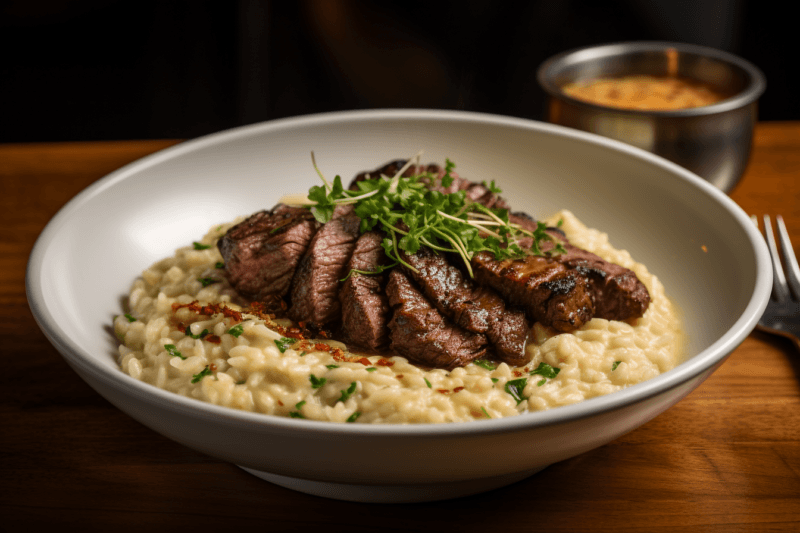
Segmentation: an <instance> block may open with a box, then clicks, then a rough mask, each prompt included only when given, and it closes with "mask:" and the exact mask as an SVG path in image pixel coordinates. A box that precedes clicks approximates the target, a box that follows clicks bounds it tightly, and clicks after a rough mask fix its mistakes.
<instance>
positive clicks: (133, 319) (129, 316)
mask: <svg viewBox="0 0 800 533" xmlns="http://www.w3.org/2000/svg"><path fill="white" fill-rule="evenodd" d="M124 316H125V318H127V319H128V322H136V317H135V316H133V315H132V314H130V313H125V315H124Z"/></svg>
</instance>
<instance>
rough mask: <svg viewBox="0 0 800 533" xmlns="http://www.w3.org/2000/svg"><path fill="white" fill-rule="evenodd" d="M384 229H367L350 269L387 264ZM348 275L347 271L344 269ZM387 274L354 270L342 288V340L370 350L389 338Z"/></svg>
mask: <svg viewBox="0 0 800 533" xmlns="http://www.w3.org/2000/svg"><path fill="white" fill-rule="evenodd" d="M382 240H383V233H381V232H379V231H368V232H367V233H364V234H363V235H361V237H359V238H358V241H356V246H355V249H354V250H353V255H352V257H351V258H350V262H349V264H348V265H347V272H348V273H349V272H350V271H351V270H361V271H363V272H375V271H376V270H377V269H378V268H379V267H381V266H384V265H386V264H388V262H389V260H388V258H387V257H386V254H385V252H384V251H383V247H382V246H381V241H382ZM345 275H347V273H345ZM386 277H387V274H383V273H381V274H369V275H365V274H357V273H351V274H350V277H348V278H347V279H346V280H345V281H344V283H343V284H342V288H341V290H340V291H339V303H340V304H341V306H342V329H341V336H342V341H344V342H346V343H348V344H355V345H357V346H361V347H363V348H369V349H370V350H379V349H380V348H383V347H385V346H386V345H387V344H388V342H389V327H388V322H389V315H390V314H389V311H390V310H389V299H388V298H387V297H386Z"/></svg>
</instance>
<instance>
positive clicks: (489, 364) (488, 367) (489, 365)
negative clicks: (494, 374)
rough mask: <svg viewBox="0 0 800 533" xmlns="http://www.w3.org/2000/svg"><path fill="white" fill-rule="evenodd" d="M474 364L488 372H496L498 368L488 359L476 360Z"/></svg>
mask: <svg viewBox="0 0 800 533" xmlns="http://www.w3.org/2000/svg"><path fill="white" fill-rule="evenodd" d="M472 362H473V363H475V364H476V365H478V366H479V367H481V368H485V369H486V370H494V369H495V368H497V365H496V364H494V363H492V362H491V361H487V360H486V359H475V360H474V361H472Z"/></svg>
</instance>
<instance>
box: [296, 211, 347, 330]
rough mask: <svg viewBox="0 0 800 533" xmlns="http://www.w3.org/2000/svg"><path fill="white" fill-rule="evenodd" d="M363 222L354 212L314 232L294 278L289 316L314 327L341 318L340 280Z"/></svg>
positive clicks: (345, 273)
mask: <svg viewBox="0 0 800 533" xmlns="http://www.w3.org/2000/svg"><path fill="white" fill-rule="evenodd" d="M360 223H361V220H360V219H359V218H358V217H357V216H355V215H352V214H349V215H344V216H340V217H337V218H334V219H332V220H331V221H330V222H328V223H326V224H325V225H323V226H322V228H320V230H319V231H318V232H317V234H316V235H314V238H313V239H312V240H311V244H309V246H308V250H306V253H305V255H303V258H302V259H301V260H300V264H299V265H298V266H297V270H296V271H295V274H294V278H293V279H292V287H291V292H290V296H291V307H290V308H289V318H291V319H292V320H294V321H296V322H305V323H307V324H313V325H315V326H322V325H324V324H327V323H329V322H332V321H335V320H337V319H338V318H339V316H340V311H341V306H340V304H339V287H340V285H341V282H340V281H339V280H341V279H342V278H344V277H345V276H346V275H347V263H348V261H350V256H351V255H352V253H353V249H354V248H355V245H356V240H357V239H358V237H359V231H358V226H359V224H360Z"/></svg>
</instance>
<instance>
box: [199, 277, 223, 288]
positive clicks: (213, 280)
mask: <svg viewBox="0 0 800 533" xmlns="http://www.w3.org/2000/svg"><path fill="white" fill-rule="evenodd" d="M197 281H199V282H200V285H202V286H203V287H208V286H209V285H213V284H214V283H219V282H220V281H221V280H218V279H217V278H197Z"/></svg>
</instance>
